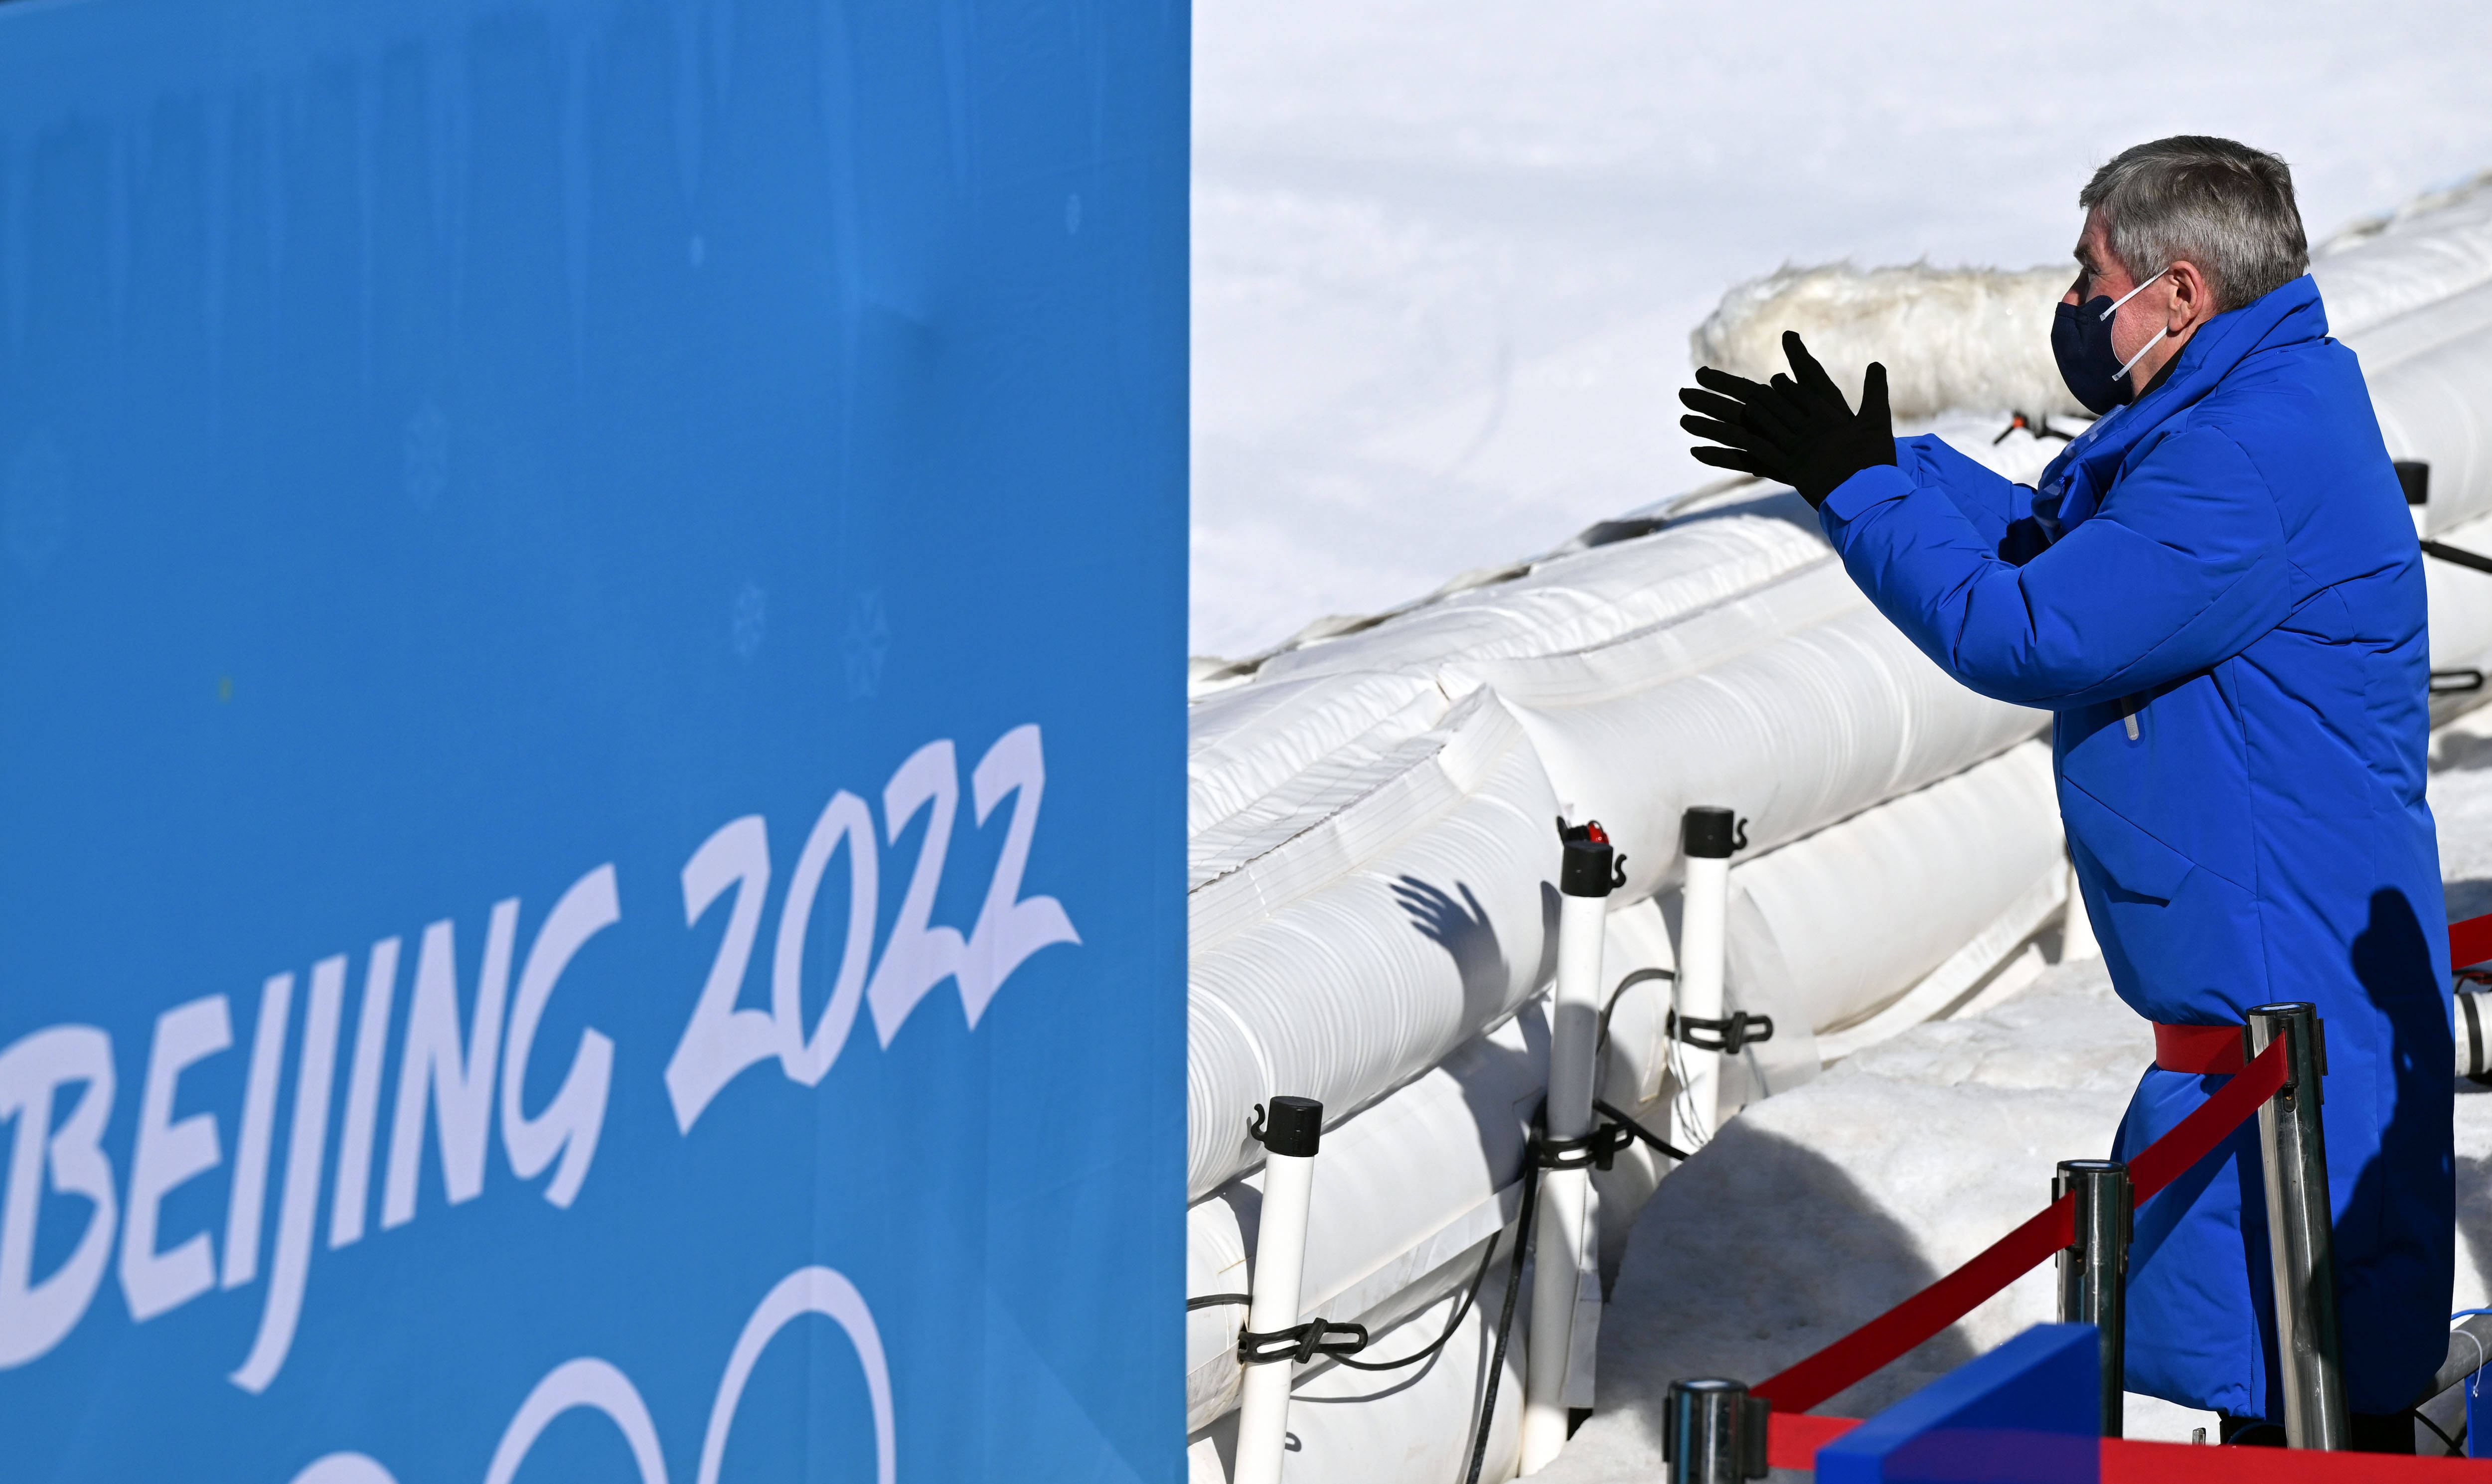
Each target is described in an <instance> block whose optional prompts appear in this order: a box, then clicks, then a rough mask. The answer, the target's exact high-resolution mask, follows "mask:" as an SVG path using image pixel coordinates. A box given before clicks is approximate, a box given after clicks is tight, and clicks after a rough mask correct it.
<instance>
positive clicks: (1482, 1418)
mask: <svg viewBox="0 0 2492 1484" xmlns="http://www.w3.org/2000/svg"><path fill="white" fill-rule="evenodd" d="M1538 1121H1539V1120H1537V1119H1536V1118H1535V1119H1534V1120H1533V1129H1532V1138H1533V1143H1537V1142H1538V1140H1539V1128H1538ZM1539 1198H1540V1160H1539V1158H1538V1157H1537V1156H1536V1155H1532V1154H1528V1152H1527V1157H1526V1158H1525V1160H1524V1164H1523V1213H1522V1215H1521V1216H1520V1217H1518V1218H1517V1219H1516V1221H1515V1226H1514V1262H1513V1264H1512V1265H1511V1266H1509V1267H1508V1268H1507V1269H1506V1273H1505V1303H1504V1304H1503V1306H1502V1307H1501V1310H1500V1312H1499V1313H1498V1317H1497V1351H1496V1353H1495V1354H1493V1355H1492V1356H1490V1357H1489V1363H1488V1390H1487V1393H1486V1394H1485V1395H1484V1396H1482V1397H1481V1398H1480V1414H1479V1430H1478V1431H1477V1432H1475V1433H1473V1434H1472V1435H1471V1469H1470V1473H1469V1477H1468V1481H1467V1484H1479V1476H1480V1463H1481V1461H1482V1460H1483V1459H1485V1458H1487V1457H1488V1433H1489V1428H1490V1426H1491V1425H1492V1424H1493V1423H1495V1422H1496V1421H1497V1383H1498V1380H1502V1379H1503V1378H1504V1376H1505V1342H1506V1338H1507V1336H1508V1335H1510V1334H1512V1333H1513V1330H1514V1296H1515V1294H1517V1293H1519V1292H1521V1291H1522V1290H1523V1257H1524V1252H1525V1250H1526V1249H1527V1248H1528V1246H1529V1245H1530V1242H1531V1213H1532V1209H1533V1207H1534V1206H1535V1205H1537V1204H1538V1202H1539ZM1491 1250H1492V1251H1494V1250H1495V1249H1494V1248H1492V1249H1491Z"/></svg>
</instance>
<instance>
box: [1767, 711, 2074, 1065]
mask: <svg viewBox="0 0 2492 1484" xmlns="http://www.w3.org/2000/svg"><path fill="white" fill-rule="evenodd" d="M2060 842H2061V833H2060V806H2059V799H2058V796H2057V794H2056V793H2055V792H2054V791H2053V789H2052V785H2051V752H2050V748H2049V746H2048V744H2046V743H2043V742H2040V741H2032V742H2027V743H2024V744H2022V745H2020V746H2017V747H2014V748H2011V749H2009V750H2008V751H2007V752H2005V753H2003V754H2001V755H2000V756H1999V757H1994V758H1992V759H1990V760H1989V761H1987V762H1984V763H1981V764H1980V765H1978V766H1976V767H1972V768H1968V769H1966V770H1965V771H1963V772H1961V773H1958V774H1956V775H1955V776H1953V777H1951V778H1947V779H1943V780H1941V781H1940V782H1938V783H1935V784H1932V785H1930V786H1929V787H1925V788H1922V789H1919V790H1917V791H1915V792H1913V793H1908V794H1906V795H1904V796H1903V797H1902V798H1899V799H1895V800H1893V801H1891V802H1889V803H1886V804H1884V805H1881V806H1880V807H1878V808H1876V809H1872V810H1869V811H1867V812H1866V813H1864V814H1860V815H1856V816H1853V817H1852V818H1850V819H1847V820H1845V821H1843V822H1842V823H1840V824H1837V825H1834V826H1832V827H1831V828H1828V829H1824V830H1820V831H1818V832H1817V833H1816V834H1814V835H1811V836H1809V837H1808V838H1807V839H1805V840H1801V841H1799V842H1797V843H1795V844H1793V845H1790V846H1785V847H1783V848H1782V849H1779V850H1775V851H1772V852H1771V853H1769V854H1766V855H1763V856H1760V857H1758V858H1757V859H1755V860H1753V861H1747V862H1743V863H1741V864H1738V865H1736V866H1734V867H1733V868H1732V871H1731V887H1732V892H1733V896H1734V899H1735V902H1736V899H1739V898H1745V899H1746V901H1747V904H1748V905H1749V906H1750V908H1752V909H1751V910H1745V911H1742V910H1738V909H1736V906H1735V909H1734V911H1733V913H1732V916H1731V924H1730V944H1729V946H1730V954H1731V968H1732V973H1733V976H1734V977H1735V978H1736V979H1738V980H1739V981H1740V982H1741V983H1742V984H1745V985H1755V984H1758V983H1759V982H1760V981H1762V980H1765V979H1767V978H1769V977H1771V976H1772V975H1774V974H1775V973H1777V972H1778V973H1779V974H1780V975H1781V976H1782V984H1783V993H1782V994H1781V996H1780V997H1781V999H1782V1001H1783V1002H1785V1003H1788V1004H1793V1005H1795V1007H1797V1008H1799V1009H1801V1010H1803V1011H1804V1013H1805V1014H1806V1015H1807V1016H1808V1020H1809V1024H1810V1026H1811V1028H1813V1029H1815V1030H1817V1031H1818V1032H1820V1033H1824V1032H1825V1031H1830V1030H1838V1029H1841V1028H1843V1027H1845V1026H1848V1025H1853V1024H1858V1023H1859V1022H1861V1021H1863V1020H1865V1019H1867V1018H1869V1017H1870V1016H1872V1015H1874V1014H1875V1013H1876V1012H1878V1011H1879V1010H1881V1009H1883V1008H1884V1007H1885V1006H1886V1005H1888V1004H1889V1003H1892V1002H1893V1001H1895V1000H1896V999H1898V998H1899V997H1901V996H1902V995H1904V994H1907V993H1909V992H1910V991H1912V990H1913V988H1914V986H1915V985H1916V984H1918V983H1920V982H1921V981H1922V980H1923V979H1925V978H1926V977H1927V976H1928V975H1929V974H1930V973H1931V972H1932V971H1933V970H1935V969H1937V968H1938V967H1939V966H1940V965H1942V964H1943V963H1944V962H1945V961H1946V960H1947V959H1948V958H1949V957H1950V956H1951V955H1952V954H1953V953H1954V952H1955V950H1956V949H1957V948H1958V947H1959V946H1960V945H1962V944H1966V943H1970V942H1973V941H1974V940H1975V939H1976V938H1978V937H1980V936H1981V935H1982V934H1983V933H1984V931H1985V930H1987V929H1988V928H1989V927H1990V926H1991V925H1992V924H1993V923H1994V922H1996V921H1998V920H1999V919H2001V918H2002V917H2003V915H2006V914H2008V913H2009V912H2010V910H2011V908H2013V907H2015V906H2016V905H2017V904H2018V903H2019V901H2020V899H2024V898H2027V897H2030V896H2032V895H2033V894H2034V892H2035V889H2036V888H2037V887H2038V888H2041V890H2042V893H2043V895H2044V897H2045V898H2046V899H2047V900H2048V901H2049V902H2050V903H2052V904H2056V903H2057V901H2058V900H2059V899H2058V897H2057V895H2056V894H2054V893H2052V891H2051V887H2052V886H2053V884H2054V883H2055V882H2056V880H2057V878H2058V877H2059V876H2061V875H2062V873H2063V872H2064V871H2065V870H2066V866H2065V862H2064V859H2063V857H2062V854H2061V844H2060ZM2028 915H2029V916H2030V915H2032V914H2028ZM1898 923H1910V924H1912V929H1911V931H1909V932H1898V931H1896V929H1895V925H1896V924H1898ZM2021 926H2022V931H2017V932H2014V933H2013V935H2012V937H2010V938H2009V939H2008V941H2007V942H2004V943H2002V944H2000V945H1999V948H2000V949H2001V950H2004V949H2006V948H2009V947H2012V946H2014V944H2015V943H2016V942H2018V941H2021V940H2022V939H2023V938H2024V937H2025V936H2026V935H2027V934H2029V933H2031V932H2032V930H2033V929H2034V928H2035V927H2038V926H2040V923H2039V922H2023V923H2021ZM1996 962H1997V957H1996V956H1995V955H1994V956H1993V957H1992V959H1991V961H1990V963H1991V964H1995V963H1996ZM1982 966H1983V967H1985V968H1986V967H1987V966H1989V965H1982ZM1964 988H1966V989H1970V988H1971V985H1970V983H1968V984H1966V985H1965V986H1964Z"/></svg>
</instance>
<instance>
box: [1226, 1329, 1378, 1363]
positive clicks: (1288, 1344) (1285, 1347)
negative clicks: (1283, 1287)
mask: <svg viewBox="0 0 2492 1484" xmlns="http://www.w3.org/2000/svg"><path fill="white" fill-rule="evenodd" d="M1334 1335H1339V1336H1340V1337H1341V1338H1339V1339H1334V1338H1331V1337H1332V1336H1334ZM1365 1349H1367V1326H1366V1325H1364V1324H1336V1323H1334V1322H1333V1321H1330V1320H1325V1319H1313V1320H1309V1321H1306V1322H1305V1323H1303V1324H1292V1325H1290V1327H1289V1328H1287V1329H1266V1330H1255V1329H1249V1330H1246V1331H1245V1332H1244V1333H1242V1334H1240V1335H1238V1337H1237V1363H1238V1364H1239V1365H1271V1364H1273V1363H1275V1362H1277V1361H1283V1360H1287V1361H1290V1362H1292V1363H1296V1364H1304V1363H1305V1362H1307V1361H1310V1360H1313V1359H1314V1358H1316V1357H1317V1356H1318V1355H1333V1356H1341V1355H1355V1354H1357V1353H1358V1352H1359V1351H1360V1350H1365Z"/></svg>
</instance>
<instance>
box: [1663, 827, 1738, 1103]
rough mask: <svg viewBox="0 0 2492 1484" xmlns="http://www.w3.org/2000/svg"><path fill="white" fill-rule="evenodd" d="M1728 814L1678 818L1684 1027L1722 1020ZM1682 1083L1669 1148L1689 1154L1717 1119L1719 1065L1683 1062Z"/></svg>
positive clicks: (1731, 843)
mask: <svg viewBox="0 0 2492 1484" xmlns="http://www.w3.org/2000/svg"><path fill="white" fill-rule="evenodd" d="M1736 825H1737V821H1736V818H1735V817H1734V816H1733V815H1732V813H1731V811H1729V810H1727V809H1721V808H1717V807H1714V806H1712V805H1699V806H1697V807H1696V808H1694V809H1691V810H1689V811H1687V813H1685V814H1684V815H1682V816H1679V822H1678V840H1679V850H1680V854H1681V856H1682V858H1683V861H1684V865H1685V877H1684V880H1683V882H1682V884H1681V886H1680V888H1679V913H1678V981H1677V985H1676V994H1674V995H1673V996H1672V998H1673V999H1675V1000H1676V1003H1677V1007H1678V1018H1679V1020H1681V1021H1682V1022H1683V1021H1691V1020H1695V1021H1718V1020H1720V1019H1721V1018H1722V959H1723V951H1724V945H1725V942H1726V940H1727V938H1728V936H1729V926H1728V924H1729V919H1730V914H1731V853H1732V851H1733V850H1735V849H1736V848H1737V829H1736ZM1679 1065H1680V1066H1682V1067H1683V1068H1685V1071H1686V1078H1687V1081H1686V1084H1685V1086H1684V1087H1683V1088H1682V1089H1681V1090H1680V1092H1679V1095H1678V1098H1677V1100H1676V1102H1674V1103H1673V1104H1672V1109H1673V1113H1672V1122H1673V1125H1674V1132H1673V1133H1672V1135H1671V1143H1676V1144H1677V1145H1678V1146H1679V1147H1680V1148H1682V1149H1693V1148H1695V1147H1697V1146H1698V1145H1699V1144H1701V1143H1704V1142H1705V1141H1706V1139H1708V1138H1710V1137H1711V1136H1712V1133H1713V1122H1714V1119H1715V1118H1716V1117H1717V1116H1719V1114H1720V1113H1721V1085H1722V1060H1721V1057H1720V1056H1718V1055H1715V1054H1710V1053H1705V1054H1694V1055H1688V1056H1683V1057H1681V1058H1679Z"/></svg>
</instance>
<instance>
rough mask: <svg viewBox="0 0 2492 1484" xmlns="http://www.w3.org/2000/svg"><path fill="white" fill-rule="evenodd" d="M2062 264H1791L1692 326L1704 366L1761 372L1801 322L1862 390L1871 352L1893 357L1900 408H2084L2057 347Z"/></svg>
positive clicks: (1849, 389)
mask: <svg viewBox="0 0 2492 1484" xmlns="http://www.w3.org/2000/svg"><path fill="white" fill-rule="evenodd" d="M2070 277H2071V274H2070V271H2069V270H2068V269H2065V268H2061V267H2041V268H2029V269H2026V270H2024V271H2023V272H2021V273H2018V272H2010V271H2008V270H2006V269H2002V268H1933V267H1931V266H1930V265H1929V264H1927V263H1914V264H1910V265H1907V266H1904V267H1900V268H1867V269H1863V268H1855V267H1854V266H1853V265H1851V264H1850V263H1828V264H1825V265H1823V266H1820V267H1815V268H1792V267H1786V268H1784V269H1782V270H1780V271H1779V272H1776V273H1771V274H1767V275H1766V276H1765V277H1764V278H1762V279H1753V280H1750V281H1749V282H1745V283H1741V284H1739V285H1738V286H1737V287H1736V288H1734V289H1732V290H1731V291H1730V292H1729V293H1727V294H1724V295H1723V296H1722V302H1721V304H1720V305H1719V306H1718V307H1717V308H1716V309H1715V310H1714V311H1713V312H1712V313H1711V314H1708V315H1706V318H1705V322H1704V323H1703V324H1701V325H1698V326H1697V327H1696V330H1695V332H1694V333H1693V334H1691V335H1689V336H1688V338H1687V339H1688V348H1689V350H1690V351H1691V352H1692V353H1693V355H1694V357H1695V361H1696V364H1697V365H1699V366H1712V367H1718V368H1720V369H1721V370H1723V371H1732V372H1736V374H1738V375H1742V376H1747V377H1750V378H1753V379H1755V380H1759V381H1762V380H1764V379H1765V378H1766V377H1768V376H1771V375H1772V374H1774V373H1775V372H1777V371H1782V370H1784V369H1785V366H1786V363H1785V361H1784V359H1783V346H1782V337H1783V332H1784V331H1785V330H1797V331H1798V332H1799V334H1800V339H1802V340H1804V341H1808V348H1809V350H1810V351H1811V353H1813V354H1814V355H1816V357H1817V358H1818V359H1819V360H1820V361H1823V362H1824V363H1825V369H1826V370H1827V371H1829V372H1830V373H1832V375H1833V376H1834V378H1835V380H1836V381H1837V382H1838V383H1840V384H1841V385H1842V386H1843V389H1844V393H1845V395H1847V396H1849V397H1851V398H1852V399H1853V400H1854V401H1855V402H1856V401H1858V400H1859V396H1860V375H1861V372H1862V371H1863V370H1864V369H1865V368H1866V367H1867V366H1868V364H1869V363H1870V362H1872V361H1883V362H1884V363H1885V367H1886V388H1887V395H1888V396H1889V398H1890V399H1891V400H1892V403H1893V407H1894V412H1895V416H1896V417H1897V418H1899V419H1903V420H1906V421H1911V420H1914V419H1920V418H1929V417H1936V416H1937V415H1938V414H1940V413H1942V412H1945V411H1947V410H1949V409H1950V408H1959V407H1973V408H1982V409H1990V408H2000V407H2013V408H2015V409H2017V410H2019V411H2022V412H2025V413H2028V414H2030V415H2032V416H2034V417H2063V416H2083V415H2084V413H2085V409H2084V408H2083V407H2082V406H2080V405H2078V403H2077V401H2076V399H2075V398H2073V397H2070V396H2069V395H2068V388H2067V385H2066V384H2065V383H2064V382H2062V380H2061V379H2060V369H2059V366H2058V364H2057V363H2056V362H2054V361H2053V360H2052V358H2051V311H2052V307H2053V306H2055V305H2057V304H2058V303H2059V302H2060V296H2061V295H2062V294H2063V293H2065V292H2067V289H2068V280H2069V278H2070Z"/></svg>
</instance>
